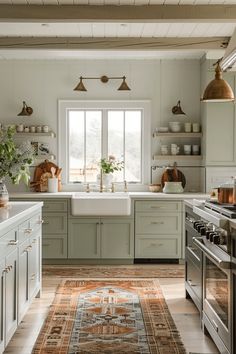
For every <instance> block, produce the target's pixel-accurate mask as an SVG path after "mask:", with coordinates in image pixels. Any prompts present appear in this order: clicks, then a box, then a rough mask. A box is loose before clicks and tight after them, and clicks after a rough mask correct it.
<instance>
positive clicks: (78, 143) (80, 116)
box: [68, 111, 85, 182]
mask: <svg viewBox="0 0 236 354" xmlns="http://www.w3.org/2000/svg"><path fill="white" fill-rule="evenodd" d="M84 113H85V112H84V111H69V117H68V119H69V122H68V125H69V141H68V143H69V182H83V181H84V165H85V161H84Z"/></svg>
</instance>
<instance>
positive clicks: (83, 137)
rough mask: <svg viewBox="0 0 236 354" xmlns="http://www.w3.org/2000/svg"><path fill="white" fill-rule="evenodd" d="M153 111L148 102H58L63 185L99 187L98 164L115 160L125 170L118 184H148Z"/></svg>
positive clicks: (118, 178)
mask: <svg viewBox="0 0 236 354" xmlns="http://www.w3.org/2000/svg"><path fill="white" fill-rule="evenodd" d="M149 137H150V111H149V103H148V102H147V101H135V102H133V101H119V102H116V101H107V102H105V101H89V102H88V101H59V164H60V165H61V166H62V168H63V171H64V175H63V183H64V184H67V185H71V184H73V185H74V184H76V183H94V184H95V183H96V181H97V174H98V173H99V166H98V162H99V161H100V159H101V158H102V157H105V158H107V157H108V156H110V155H113V156H115V158H116V160H118V161H124V169H122V170H121V171H117V172H115V173H114V181H115V182H118V183H119V182H123V181H124V180H126V181H127V182H128V183H132V184H136V185H138V184H143V183H145V181H146V180H148V178H149V175H148V171H149V170H150V168H149V156H150V138H149Z"/></svg>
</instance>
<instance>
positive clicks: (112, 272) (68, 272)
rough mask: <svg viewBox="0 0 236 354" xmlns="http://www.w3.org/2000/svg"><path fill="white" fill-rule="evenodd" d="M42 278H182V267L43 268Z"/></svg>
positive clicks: (46, 266) (176, 265)
mask: <svg viewBox="0 0 236 354" xmlns="http://www.w3.org/2000/svg"><path fill="white" fill-rule="evenodd" d="M43 276H58V277H60V278H61V277H66V278H71V277H76V278H136V277H138V278H183V277H184V266H183V265H179V264H174V265H173V264H172V265H159V264H158V265H145V264H142V266H136V265H130V266H114V265H113V266H64V265H63V266H48V265H44V266H43Z"/></svg>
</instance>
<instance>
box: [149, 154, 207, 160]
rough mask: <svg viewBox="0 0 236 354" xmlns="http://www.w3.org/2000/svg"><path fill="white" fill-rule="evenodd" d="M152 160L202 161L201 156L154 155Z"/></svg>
mask: <svg viewBox="0 0 236 354" xmlns="http://www.w3.org/2000/svg"><path fill="white" fill-rule="evenodd" d="M153 160H171V161H176V160H183V161H186V160H187V161H190V160H202V156H201V155H154V156H153Z"/></svg>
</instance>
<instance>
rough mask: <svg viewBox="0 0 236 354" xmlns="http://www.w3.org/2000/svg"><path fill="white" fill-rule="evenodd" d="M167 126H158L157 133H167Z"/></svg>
mask: <svg viewBox="0 0 236 354" xmlns="http://www.w3.org/2000/svg"><path fill="white" fill-rule="evenodd" d="M168 131H169V128H168V127H159V128H158V132H159V133H168Z"/></svg>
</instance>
